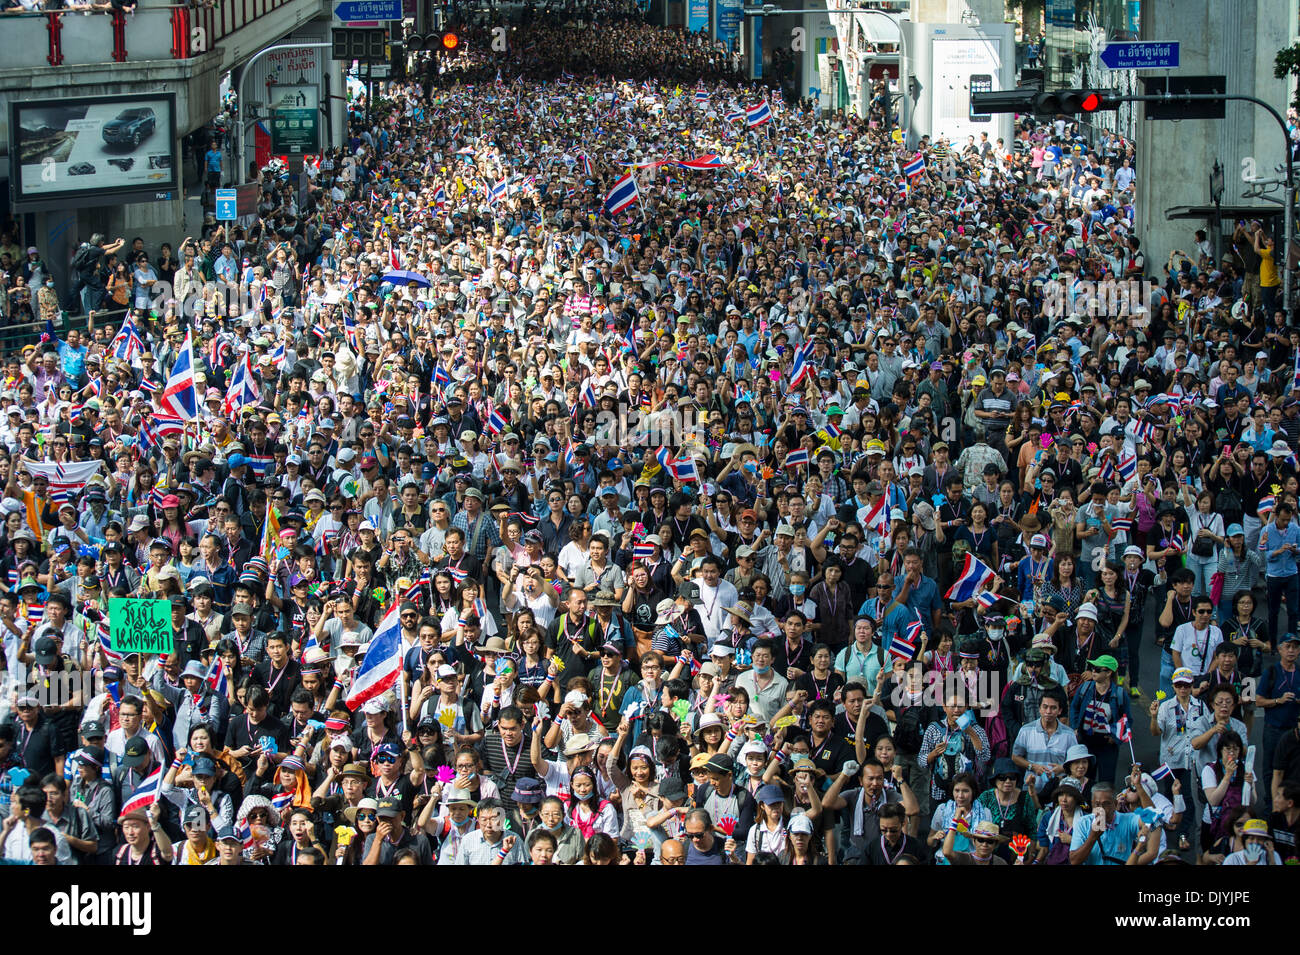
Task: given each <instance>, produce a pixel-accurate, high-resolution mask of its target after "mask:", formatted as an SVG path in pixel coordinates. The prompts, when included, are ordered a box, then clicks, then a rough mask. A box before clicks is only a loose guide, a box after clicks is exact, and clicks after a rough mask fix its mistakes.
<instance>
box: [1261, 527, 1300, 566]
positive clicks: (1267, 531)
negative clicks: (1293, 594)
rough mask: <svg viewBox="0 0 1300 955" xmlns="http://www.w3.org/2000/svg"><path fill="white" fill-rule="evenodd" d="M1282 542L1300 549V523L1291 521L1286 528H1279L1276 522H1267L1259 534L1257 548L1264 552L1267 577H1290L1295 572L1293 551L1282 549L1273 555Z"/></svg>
mask: <svg viewBox="0 0 1300 955" xmlns="http://www.w3.org/2000/svg"><path fill="white" fill-rule="evenodd" d="M1283 544H1294V545H1295V546H1296V548H1298V549H1300V524H1296V522H1295V521H1291V522H1290V523H1289V524H1287V526H1286V530H1279V529H1278V526H1277V525H1276V524H1267V525H1265V526H1264V529H1263V530H1262V531H1260V534H1259V549H1260V550H1261V551H1263V552H1264V561H1265V565H1266V566H1265V573H1266V574H1267V575H1268V576H1269V577H1290V576H1291V575H1292V574H1295V573H1296V562H1295V559H1296V555H1295V552H1294V551H1289V550H1284V551H1282V553H1280V554H1277V555H1274V553H1273V551H1275V550H1277V549H1278V548H1279V547H1281V546H1282V545H1283Z"/></svg>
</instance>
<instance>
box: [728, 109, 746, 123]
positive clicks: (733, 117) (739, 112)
mask: <svg viewBox="0 0 1300 955" xmlns="http://www.w3.org/2000/svg"><path fill="white" fill-rule="evenodd" d="M744 118H745V111H744V110H743V109H733V110H732V111H731V112H729V113H727V115H725V116H723V117H722V119H723V121H724V122H728V123H734V122H736V121H737V120H741V119H744Z"/></svg>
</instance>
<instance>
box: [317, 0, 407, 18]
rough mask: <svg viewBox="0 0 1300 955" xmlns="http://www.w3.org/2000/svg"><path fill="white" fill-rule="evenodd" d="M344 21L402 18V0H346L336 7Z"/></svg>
mask: <svg viewBox="0 0 1300 955" xmlns="http://www.w3.org/2000/svg"><path fill="white" fill-rule="evenodd" d="M334 16H336V17H337V18H338V19H340V20H342V21H343V22H344V23H355V22H358V21H367V20H370V21H373V20H400V19H402V0H344V2H343V3H340V4H339V5H338V6H337V7H335V8H334Z"/></svg>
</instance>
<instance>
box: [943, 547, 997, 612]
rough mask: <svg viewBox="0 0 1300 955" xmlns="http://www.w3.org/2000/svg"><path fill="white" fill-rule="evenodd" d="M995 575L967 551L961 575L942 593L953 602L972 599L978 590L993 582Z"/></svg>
mask: <svg viewBox="0 0 1300 955" xmlns="http://www.w3.org/2000/svg"><path fill="white" fill-rule="evenodd" d="M996 576H997V575H996V574H995V573H993V569H992V568H991V567H989V566H988V564H986V563H984V562H983V561H982V560H980V559H979V558H978V557H976V556H974V555H973V554H971V553H970V552H969V551H967V552H966V559H965V563H964V564H963V565H962V571H961V576H959V577H958V578H957V579H956V580H955V581H954V582H953V585H952V586H951V587H949V588H948V592H947V593H946V594H944V597H945V598H946V599H948V600H951V601H953V602H954V603H961V602H962V601H965V600H973V599H974V598H975V595H976V594H978V593H979V592H980V591H982V590H987V589H988V587H989V584H991V583H992V582H993V578H994V577H996Z"/></svg>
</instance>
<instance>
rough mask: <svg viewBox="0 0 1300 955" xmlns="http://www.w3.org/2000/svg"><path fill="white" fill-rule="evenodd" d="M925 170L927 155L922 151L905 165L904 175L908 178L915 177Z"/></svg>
mask: <svg viewBox="0 0 1300 955" xmlns="http://www.w3.org/2000/svg"><path fill="white" fill-rule="evenodd" d="M923 172H925V157H924V156H922V155H921V154H920V153H917V154H916V155H915V156H914V157H913V158H912V159H911V161H910V162H908V164H907V165H906V166H904V167H903V175H905V176H906V177H907V178H908V179H915V178H916V177H917V176H919V175H921V173H923Z"/></svg>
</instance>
